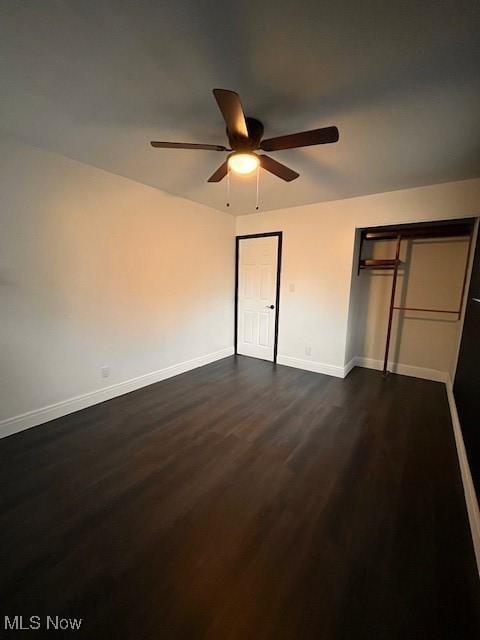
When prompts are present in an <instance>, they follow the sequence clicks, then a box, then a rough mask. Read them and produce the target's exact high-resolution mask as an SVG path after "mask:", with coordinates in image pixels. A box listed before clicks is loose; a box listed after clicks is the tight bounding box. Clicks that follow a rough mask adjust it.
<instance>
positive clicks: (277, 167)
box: [259, 155, 300, 182]
mask: <svg viewBox="0 0 480 640" xmlns="http://www.w3.org/2000/svg"><path fill="white" fill-rule="evenodd" d="M259 158H260V166H261V167H262V169H265V170H266V171H270V173H273V174H274V175H275V176H277V177H278V178H281V179H282V180H286V181H287V182H291V181H292V180H295V178H298V176H299V175H300V174H299V173H297V172H296V171H293V169H289V167H287V166H285V165H284V164H281V163H280V162H277V161H276V160H274V159H273V158H270V156H264V155H260V156H259Z"/></svg>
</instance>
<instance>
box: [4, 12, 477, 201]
mask: <svg viewBox="0 0 480 640" xmlns="http://www.w3.org/2000/svg"><path fill="white" fill-rule="evenodd" d="M0 12H1V13H0V76H1V78H0V79H1V85H0V87H1V88H0V91H1V94H2V95H1V97H0V127H1V128H2V129H3V130H4V131H6V132H7V133H10V134H13V135H15V136H19V137H20V138H21V139H23V140H24V141H26V142H28V143H31V144H34V145H37V146H40V147H42V148H46V149H49V150H52V151H55V152H59V153H61V154H64V155H66V156H68V157H70V158H74V159H77V160H80V161H82V162H86V163H88V164H91V165H94V166H97V167H101V168H103V169H106V170H108V171H111V172H114V173H117V174H120V175H122V176H127V177H129V178H132V179H134V180H137V181H140V182H143V183H145V184H148V185H152V186H154V187H158V188H160V189H163V190H164V191H167V192H170V193H174V194H178V195H180V196H183V197H185V198H189V199H191V200H195V201H198V202H202V203H205V204H207V205H210V206H212V207H215V208H218V209H222V210H225V200H226V184H225V183H226V181H223V182H222V183H220V184H208V183H207V182H206V179H207V178H208V176H209V175H210V174H211V173H212V172H213V171H214V170H215V169H216V168H217V166H218V165H219V164H220V163H221V162H222V161H223V154H221V153H217V152H207V151H173V150H155V149H153V148H151V147H150V146H149V141H150V140H151V139H157V140H173V141H182V142H183V141H191V142H205V143H214V144H224V143H225V142H226V138H225V135H224V125H223V121H222V119H221V116H220V113H219V111H218V108H217V106H216V103H215V101H214V99H213V96H212V94H211V90H212V89H213V88H214V87H222V88H227V89H234V90H236V91H238V92H239V93H240V95H241V98H242V101H243V104H244V107H245V111H246V112H247V114H248V115H250V116H254V117H257V118H259V119H260V120H262V121H263V122H264V124H265V135H266V137H272V136H275V135H281V134H285V133H291V132H295V131H299V130H305V129H310V128H314V127H321V126H327V125H332V124H335V125H337V126H338V127H339V130H340V142H339V143H338V144H336V145H325V146H320V147H311V148H308V149H300V150H293V151H283V152H276V153H272V156H274V157H275V158H276V159H277V160H279V161H281V162H284V163H285V164H288V165H289V166H291V167H292V168H293V169H295V170H297V171H299V172H300V174H301V176H300V178H299V179H298V180H296V181H294V182H292V183H289V184H288V183H284V182H282V181H280V180H278V179H277V178H275V177H273V176H270V175H268V174H266V173H265V172H262V174H261V181H260V195H261V206H262V208H263V209H276V208H280V207H287V206H295V205H301V204H306V203H312V202H319V201H325V200H335V199H339V198H347V197H351V196H355V195H363V194H369V193H376V192H383V191H390V190H394V189H401V188H407V187H413V186H418V185H425V184H432V183H437V182H446V181H450V180H459V179H466V178H471V177H475V176H479V175H480V150H479V131H480V126H479V125H480V73H479V70H480V38H479V33H480V3H479V2H478V1H477V0H471V1H466V0H422V1H419V0H411V1H408V0H407V1H405V0H403V1H402V2H386V1H385V0H380V1H370V2H368V3H367V2H359V1H358V0H351V1H350V2H341V1H339V0H337V1H336V2H320V1H319V0H306V1H300V0H299V1H296V2H295V1H294V0H262V1H261V2H260V1H259V0H255V1H253V0H252V1H249V0H245V1H244V0H237V1H236V2H213V1H202V0H191V1H187V2H185V1H181V0H176V1H175V0H169V1H162V0H160V1H159V0H155V1H154V0H136V1H132V2H128V1H123V2H122V1H118V0H116V1H114V0H82V1H81V2H76V1H75V0H64V1H60V0H58V1H53V0H44V1H42V2H39V1H38V0H0ZM231 202H232V207H231V209H230V210H231V211H233V212H234V213H249V212H253V211H254V204H255V179H254V178H250V179H246V178H243V179H241V178H236V179H235V180H233V181H232V193H231Z"/></svg>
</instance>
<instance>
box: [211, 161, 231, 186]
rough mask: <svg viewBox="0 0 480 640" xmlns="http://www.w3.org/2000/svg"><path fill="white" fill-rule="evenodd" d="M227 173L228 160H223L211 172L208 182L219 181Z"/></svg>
mask: <svg viewBox="0 0 480 640" xmlns="http://www.w3.org/2000/svg"><path fill="white" fill-rule="evenodd" d="M227 173H228V160H225V162H224V163H223V164H221V165H220V166H219V167H218V169H217V170H216V171H215V173H213V174H212V175H211V176H210V178H209V179H208V182H220V180H223V179H224V178H225V176H226V175H227Z"/></svg>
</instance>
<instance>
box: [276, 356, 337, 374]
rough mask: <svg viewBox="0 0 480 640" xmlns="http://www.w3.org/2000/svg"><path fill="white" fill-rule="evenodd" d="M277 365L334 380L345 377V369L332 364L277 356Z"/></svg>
mask: <svg viewBox="0 0 480 640" xmlns="http://www.w3.org/2000/svg"><path fill="white" fill-rule="evenodd" d="M277 363H278V364H284V365H285V366H287V367H295V369H304V370H305V371H313V372H314V373H324V374H326V375H327V376H335V377H336V378H344V377H345V367H338V366H336V365H333V364H324V363H323V362H316V361H315V360H302V359H301V358H291V357H290V356H278V357H277Z"/></svg>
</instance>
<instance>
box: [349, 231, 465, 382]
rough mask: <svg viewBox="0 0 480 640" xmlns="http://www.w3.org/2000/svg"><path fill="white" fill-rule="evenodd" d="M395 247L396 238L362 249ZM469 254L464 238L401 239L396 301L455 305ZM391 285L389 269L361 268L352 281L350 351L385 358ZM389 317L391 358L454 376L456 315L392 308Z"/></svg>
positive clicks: (371, 252)
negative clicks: (351, 334) (391, 316)
mask: <svg viewBox="0 0 480 640" xmlns="http://www.w3.org/2000/svg"><path fill="white" fill-rule="evenodd" d="M395 249H396V242H395V241H382V242H375V243H372V242H366V243H365V244H364V247H363V252H362V253H363V256H364V257H371V258H393V257H394V256H395ZM467 253H468V240H466V239H462V238H449V239H441V240H414V241H412V240H408V241H407V240H404V241H402V244H401V251H400V260H401V261H402V266H401V268H400V269H399V275H398V281H397V290H396V296H395V300H396V305H398V306H406V307H416V308H418V307H420V308H428V309H448V310H455V309H458V308H459V306H460V302H461V291H462V283H463V277H464V272H465V266H466V260H467ZM391 287H392V271H391V270H388V271H382V270H362V271H361V272H360V275H359V276H357V275H355V276H354V278H353V279H352V294H351V295H352V297H351V305H352V306H351V313H352V314H353V317H354V318H355V322H354V323H352V330H353V331H354V336H353V341H354V351H353V355H356V356H359V357H361V358H367V359H371V360H376V361H380V362H382V361H383V359H384V352H385V333H386V326H387V318H388V312H389V306H390V297H391ZM393 318H394V321H393V325H392V336H391V344H390V354H389V360H390V361H391V362H393V363H398V364H400V365H408V366H410V367H419V368H424V369H425V368H426V369H432V370H434V371H439V372H448V373H449V374H450V376H453V370H454V366H455V359H456V353H457V345H458V340H459V331H460V321H459V319H458V317H457V316H456V315H454V314H441V313H427V312H418V311H395V312H394V316H393ZM372 364H373V363H372Z"/></svg>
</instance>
